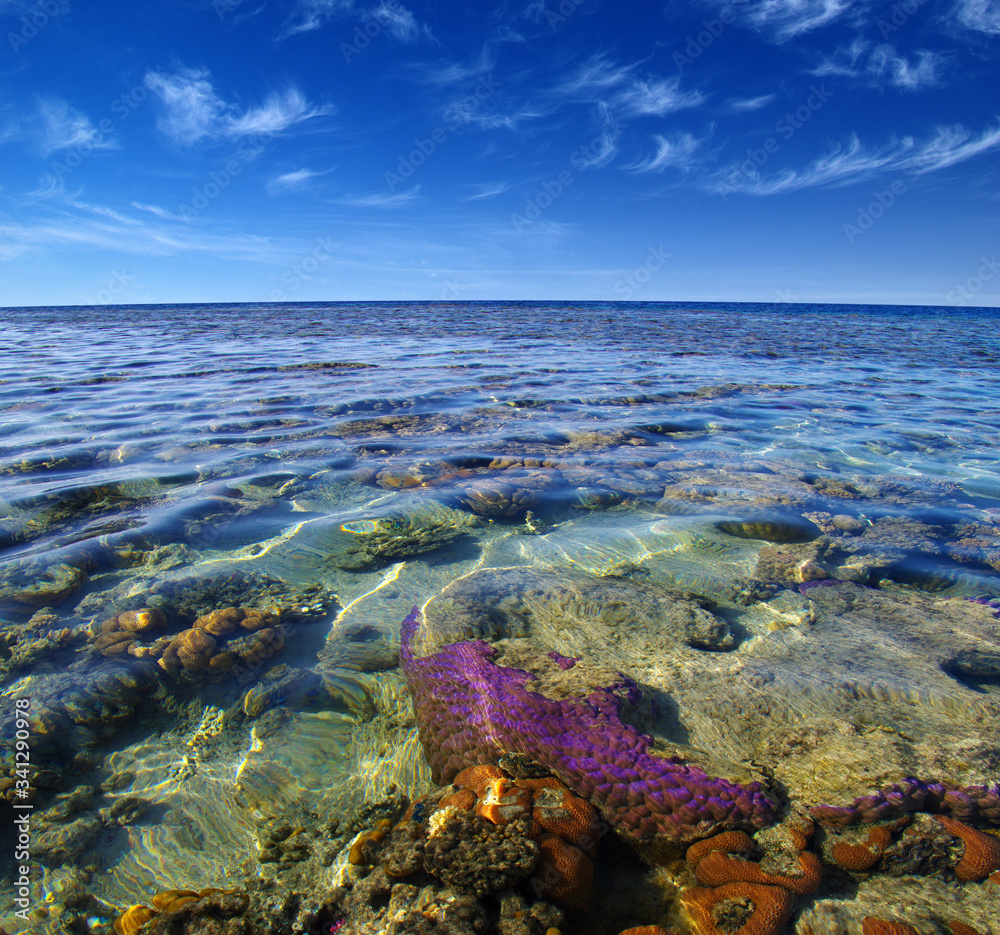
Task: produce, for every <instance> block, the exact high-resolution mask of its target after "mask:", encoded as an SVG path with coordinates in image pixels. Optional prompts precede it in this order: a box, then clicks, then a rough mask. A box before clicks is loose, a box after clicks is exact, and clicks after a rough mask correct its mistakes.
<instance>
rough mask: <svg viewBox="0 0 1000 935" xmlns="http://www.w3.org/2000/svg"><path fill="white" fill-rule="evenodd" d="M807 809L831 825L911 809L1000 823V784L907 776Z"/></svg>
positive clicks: (890, 815)
mask: <svg viewBox="0 0 1000 935" xmlns="http://www.w3.org/2000/svg"><path fill="white" fill-rule="evenodd" d="M809 811H810V813H811V814H812V816H813V818H815V819H816V820H817V821H819V822H821V823H822V824H825V825H829V826H830V827H834V828H846V827H848V826H849V825H853V824H857V823H859V822H866V823H871V822H876V821H883V820H885V819H887V818H899V817H902V816H905V815H907V814H909V813H910V812H941V813H946V814H949V815H951V816H952V817H954V818H958V819H962V820H969V819H978V820H980V821H988V822H994V823H997V824H1000V784H994V785H992V786H991V785H981V786H958V785H955V784H952V783H948V782H926V781H922V780H920V779H916V778H915V777H909V778H907V779H904V780H903V781H902V782H899V783H895V784H893V785H891V786H887V787H886V788H884V789H882V790H880V791H879V792H876V793H873V794H872V795H867V796H862V797H861V798H857V799H855V800H854V801H853V802H852V803H851V804H850V805H844V806H835V805H815V806H813V807H812V808H811V809H810V810H809Z"/></svg>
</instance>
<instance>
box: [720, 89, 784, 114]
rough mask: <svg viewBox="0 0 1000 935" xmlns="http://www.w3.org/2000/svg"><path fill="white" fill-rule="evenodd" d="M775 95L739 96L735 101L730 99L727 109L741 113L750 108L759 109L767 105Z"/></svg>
mask: <svg viewBox="0 0 1000 935" xmlns="http://www.w3.org/2000/svg"><path fill="white" fill-rule="evenodd" d="M777 96H778V95H777V94H761V95H759V96H758V97H745V98H740V99H738V100H735V101H730V102H729V104H728V109H729V110H730V111H732V112H733V113H735V114H742V113H746V112H747V111H751V110H760V109H761V108H762V107H767V105H768V104H770V103H771V102H772V101H773V100H774V99H775V98H776V97H777Z"/></svg>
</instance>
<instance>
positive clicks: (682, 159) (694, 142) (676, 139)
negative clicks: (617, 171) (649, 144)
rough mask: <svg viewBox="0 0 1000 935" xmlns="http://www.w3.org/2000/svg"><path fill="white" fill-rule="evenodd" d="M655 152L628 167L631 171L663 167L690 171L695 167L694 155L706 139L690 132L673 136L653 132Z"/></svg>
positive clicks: (661, 169) (655, 169) (647, 170)
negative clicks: (698, 137)
mask: <svg viewBox="0 0 1000 935" xmlns="http://www.w3.org/2000/svg"><path fill="white" fill-rule="evenodd" d="M653 139H654V140H655V141H656V153H655V154H653V155H652V156H649V157H648V158H647V159H643V160H642V161H641V162H637V163H635V164H633V165H631V166H629V167H628V168H630V169H631V170H632V171H633V172H662V171H663V170H664V169H680V170H681V171H682V172H690V171H691V169H693V168H694V167H695V165H696V164H697V163H696V160H695V155H696V153H698V151H699V150H700V149H701V148H702V146H703V145H704V144H705V142H706V141H707V137H706V138H705V139H700V140H699V139H697V138H696V137H695V136H694V135H693V134H691V133H687V132H685V133H677V134H674V135H673V136H669V137H667V136H661V135H660V134H654V136H653Z"/></svg>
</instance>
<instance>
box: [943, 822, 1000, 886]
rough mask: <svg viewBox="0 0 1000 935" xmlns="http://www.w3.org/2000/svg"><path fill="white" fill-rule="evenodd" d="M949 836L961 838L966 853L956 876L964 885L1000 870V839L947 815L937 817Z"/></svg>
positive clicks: (956, 871)
mask: <svg viewBox="0 0 1000 935" xmlns="http://www.w3.org/2000/svg"><path fill="white" fill-rule="evenodd" d="M934 817H935V818H937V820H938V821H939V822H941V824H942V825H944V827H945V830H946V831H947V832H948V834H951V835H954V836H955V837H956V838H961V839H962V842H963V843H964V844H965V853H964V854H963V855H962V859H961V860H960V861H959V862H958V863H957V864H956V865H955V876H956V877H957V878H958V879H959V880H960V881H961V882H963V883H968V882H969V881H970V880H975V881H979V880H985V879H986V878H987V877H988V876H989V875H990V874H991V873H992V872H993V871H994V870H1000V838H998V837H996V836H995V835H992V834H986V833H985V832H983V831H977V830H976V829H975V828H970V827H969V826H968V825H965V824H962V822H960V821H955V819H954V818H949V817H948V816H947V815H935V816H934Z"/></svg>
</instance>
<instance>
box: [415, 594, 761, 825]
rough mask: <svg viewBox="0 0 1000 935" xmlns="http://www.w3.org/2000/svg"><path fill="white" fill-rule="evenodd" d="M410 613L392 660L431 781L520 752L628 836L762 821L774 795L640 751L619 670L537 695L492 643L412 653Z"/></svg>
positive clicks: (631, 690) (633, 692) (642, 738)
mask: <svg viewBox="0 0 1000 935" xmlns="http://www.w3.org/2000/svg"><path fill="white" fill-rule="evenodd" d="M418 619H419V611H418V609H417V608H416V607H414V608H413V612H412V613H411V614H410V615H409V616H408V617H407V618H406V619H405V620H404V621H403V629H402V641H401V646H400V650H399V659H400V664H401V665H402V668H403V672H404V673H405V675H406V680H407V683H408V684H409V687H410V692H411V693H412V695H413V706H414V709H415V711H416V717H417V726H418V728H419V731H420V741H421V743H422V744H423V748H424V753H425V754H426V756H427V761H428V763H430V767H431V773H432V775H433V777H434V781H435V782H437V783H439V784H443V783H447V782H450V781H451V780H452V779H453V778H454V777H455V776H456V775H457V774H458V773H459V772H460V771H461V770H463V769H465V768H466V767H468V766H475V765H477V764H479V763H496V762H497V760H498V759H499V758H500V757H501V756H502V755H503V754H505V753H520V754H522V755H524V756H527V757H530V758H531V759H532V760H534V761H535V762H537V763H540V764H541V765H543V766H545V767H547V768H548V769H549V770H551V771H552V772H553V773H554V774H555V775H556V776H558V777H559V778H560V779H561V780H562V781H563V782H565V783H566V785H567V786H569V788H570V789H572V790H573V791H574V792H576V793H577V794H578V795H581V796H583V797H584V798H587V799H590V801H591V802H593V803H594V805H596V806H597V807H598V808H599V809H600V810H601V812H602V813H603V815H604V817H605V818H606V819H607V820H608V821H609V822H610V823H612V824H614V825H616V826H617V827H618V828H620V829H622V830H625V831H628V832H630V833H631V834H633V835H634V836H635V837H638V838H651V837H653V836H654V835H658V834H660V835H666V836H668V837H670V838H672V839H675V840H678V841H689V840H694V839H696V838H702V837H705V836H707V835H709V834H714V833H715V832H717V831H719V830H721V829H723V828H733V827H737V826H741V825H750V826H754V827H758V828H760V827H764V826H765V825H767V824H769V823H770V822H771V820H772V818H773V815H774V804H773V803H772V802H771V801H770V800H769V799H768V798H767V797H765V796H764V795H763V793H762V791H761V786H760V784H759V783H756V782H753V783H749V784H748V785H739V784H737V783H733V782H729V781H728V780H725V779H720V778H715V777H712V776H709V775H708V774H707V773H706V772H705V771H704V770H702V769H700V768H698V767H697V766H692V765H690V764H686V763H683V762H681V761H679V760H677V759H666V758H664V757H659V756H655V755H653V754H652V753H650V752H649V747H650V744H651V743H652V739H651V738H650V737H648V736H647V735H645V734H640V733H639V732H638V731H636V730H635V728H634V727H631V726H630V725H628V724H623V723H622V721H621V720H620V719H619V717H618V711H619V703H620V701H621V700H622V697H624V699H625V700H628V701H634V700H637V699H638V697H639V691H638V688H637V686H636V685H635V683H634V682H633V681H632V680H631V679H627V678H625V677H624V676H622V681H621V682H618V683H616V684H615V685H612V686H610V687H608V688H603V689H599V690H598V691H595V692H593V693H592V694H591V695H590V696H589V697H587V698H586V699H584V698H567V699H563V700H561V701H557V700H554V699H551V698H545V697H544V696H543V695H541V694H539V693H538V692H533V691H530V690H529V689H528V688H527V684H528V682H530V681H531V680H532V679H534V678H535V677H534V676H533V675H532V674H531V673H530V672H525V671H524V670H522V669H512V668H507V667H504V666H499V665H497V664H496V663H494V662H493V661H492V657H493V656H495V655H496V650H495V649H494V648H493V647H491V646H489V645H488V644H487V643H484V642H483V641H482V640H475V641H470V642H463V643H453V644H451V645H449V646H446V647H444V649H442V650H441V651H440V652H438V653H435V654H433V655H431V656H425V657H424V658H421V659H417V658H414V656H413V650H412V648H411V645H410V643H411V640H412V639H413V636H414V634H415V633H416V631H417V629H418V627H419V623H418Z"/></svg>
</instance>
